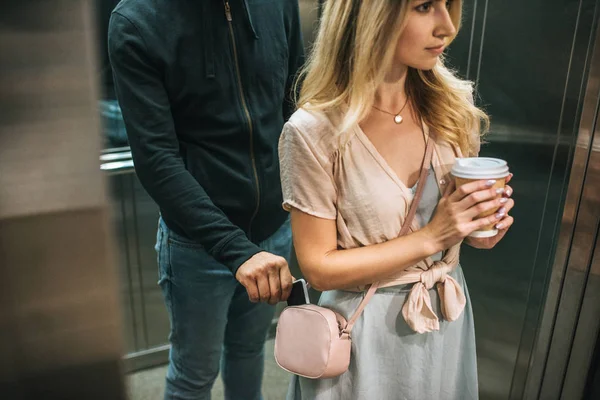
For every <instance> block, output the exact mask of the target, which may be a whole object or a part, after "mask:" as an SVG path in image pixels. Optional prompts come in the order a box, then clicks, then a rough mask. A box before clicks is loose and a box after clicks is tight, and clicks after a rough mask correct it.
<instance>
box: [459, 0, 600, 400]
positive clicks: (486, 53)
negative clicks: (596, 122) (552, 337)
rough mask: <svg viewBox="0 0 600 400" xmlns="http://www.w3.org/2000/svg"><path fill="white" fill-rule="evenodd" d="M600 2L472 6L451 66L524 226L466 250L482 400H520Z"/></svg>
mask: <svg viewBox="0 0 600 400" xmlns="http://www.w3.org/2000/svg"><path fill="white" fill-rule="evenodd" d="M595 3H596V2H595V1H594V0H581V1H580V0H566V1H545V0H531V1H522V0H505V1H501V2H500V1H497V2H494V1H487V0H467V1H465V17H464V18H463V22H464V25H463V30H462V31H461V33H460V35H459V37H458V38H457V40H456V42H455V43H454V44H453V45H452V46H451V48H450V50H449V55H448V60H449V62H450V63H451V65H453V66H455V67H456V68H457V69H458V71H459V73H460V74H461V75H462V76H463V77H467V78H469V79H471V80H474V81H475V82H476V83H477V88H478V93H479V98H478V99H477V102H478V104H479V105H481V106H483V107H484V108H485V109H486V110H487V111H488V113H489V114H490V115H491V117H492V129H491V133H490V134H489V135H488V136H487V141H488V143H487V144H486V145H484V146H483V148H482V154H481V155H482V156H492V157H500V158H503V159H506V160H507V161H508V163H509V165H510V167H511V171H512V172H513V173H514V175H515V176H514V181H513V182H512V185H513V187H514V189H515V194H514V198H515V200H516V207H515V209H514V211H513V212H512V215H513V216H514V217H515V225H514V227H513V228H512V229H511V232H510V233H509V234H508V235H507V236H506V238H505V239H504V240H503V241H502V242H501V243H500V244H499V245H498V246H497V247H496V248H495V249H493V250H491V251H481V250H474V249H471V248H468V247H467V246H464V250H463V252H462V261H461V264H462V266H463V268H464V270H465V275H466V278H467V283H468V287H469V292H470V295H471V299H472V303H473V308H474V313H475V328H476V337H477V350H478V362H479V377H480V394H481V398H482V399H507V398H515V399H518V398H521V397H522V395H523V390H524V387H525V379H526V377H527V370H528V367H529V363H530V360H531V351H532V349H533V346H534V341H535V337H536V335H537V327H538V325H539V315H540V311H541V307H542V305H543V302H544V298H545V292H546V288H547V282H548V277H549V273H550V271H551V267H552V261H553V255H554V249H555V246H556V240H557V234H558V229H559V226H560V225H559V222H560V218H561V214H562V209H563V205H564V199H565V191H566V187H567V183H568V177H569V171H570V168H571V167H570V165H571V159H572V158H571V157H572V154H573V149H574V141H575V138H576V133H577V129H578V125H579V115H580V113H581V107H580V106H581V102H582V100H583V91H582V87H585V82H586V76H587V69H586V67H587V65H588V57H589V42H590V38H591V35H592V31H593V26H594V24H595V19H594V13H593V12H594V7H595Z"/></svg>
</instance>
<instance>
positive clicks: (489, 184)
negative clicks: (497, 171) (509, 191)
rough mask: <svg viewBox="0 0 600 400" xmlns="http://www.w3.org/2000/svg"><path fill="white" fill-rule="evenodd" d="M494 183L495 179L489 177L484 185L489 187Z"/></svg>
mask: <svg viewBox="0 0 600 400" xmlns="http://www.w3.org/2000/svg"><path fill="white" fill-rule="evenodd" d="M495 184H496V181H495V180H493V179H490V180H489V181H487V182H486V183H485V185H486V186H489V187H492V186H494V185H495Z"/></svg>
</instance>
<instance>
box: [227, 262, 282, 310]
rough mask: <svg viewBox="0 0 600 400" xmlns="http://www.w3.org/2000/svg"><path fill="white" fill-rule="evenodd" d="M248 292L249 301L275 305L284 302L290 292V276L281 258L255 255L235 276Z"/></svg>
mask: <svg viewBox="0 0 600 400" xmlns="http://www.w3.org/2000/svg"><path fill="white" fill-rule="evenodd" d="M235 279H237V280H238V281H239V282H240V283H241V284H242V285H243V286H244V287H245V288H246V291H247V292H248V297H249V298H250V301H251V302H253V303H256V302H258V301H262V302H267V303H269V304H271V305H275V304H277V303H278V302H280V301H285V300H287V298H288V297H289V295H290V292H291V291H292V275H291V274H290V269H289V267H288V263H287V261H286V260H285V258H283V257H279V256H276V255H274V254H271V253H267V252H266V251H261V252H260V253H257V254H255V255H254V256H252V258H250V259H249V260H248V261H246V262H245V263H243V264H242V266H241V267H240V268H239V269H238V270H237V272H236V274H235Z"/></svg>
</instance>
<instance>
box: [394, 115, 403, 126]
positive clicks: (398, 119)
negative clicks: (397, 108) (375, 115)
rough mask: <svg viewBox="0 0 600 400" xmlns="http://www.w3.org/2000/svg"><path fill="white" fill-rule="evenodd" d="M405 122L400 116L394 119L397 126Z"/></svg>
mask: <svg viewBox="0 0 600 400" xmlns="http://www.w3.org/2000/svg"><path fill="white" fill-rule="evenodd" d="M403 120H404V118H402V116H401V115H400V114H398V115H396V116H395V117H394V122H395V123H396V124H401V123H402V121H403Z"/></svg>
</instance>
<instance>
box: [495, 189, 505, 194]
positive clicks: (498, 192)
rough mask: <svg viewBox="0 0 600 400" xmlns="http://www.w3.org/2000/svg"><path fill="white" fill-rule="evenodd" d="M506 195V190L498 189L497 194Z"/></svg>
mask: <svg viewBox="0 0 600 400" xmlns="http://www.w3.org/2000/svg"><path fill="white" fill-rule="evenodd" d="M502 193H504V188H500V189H496V194H502Z"/></svg>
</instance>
